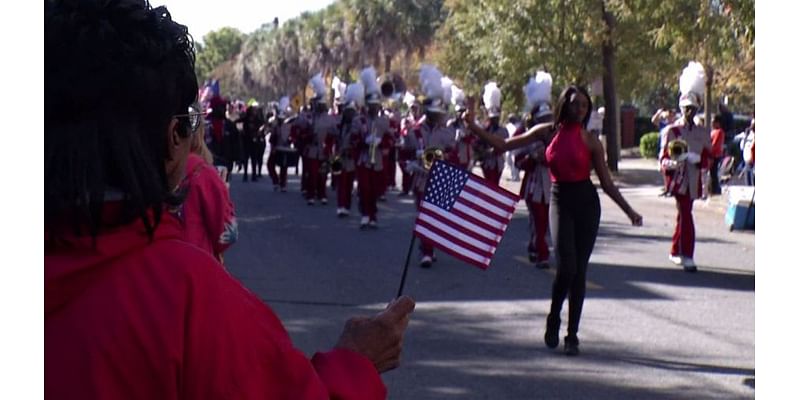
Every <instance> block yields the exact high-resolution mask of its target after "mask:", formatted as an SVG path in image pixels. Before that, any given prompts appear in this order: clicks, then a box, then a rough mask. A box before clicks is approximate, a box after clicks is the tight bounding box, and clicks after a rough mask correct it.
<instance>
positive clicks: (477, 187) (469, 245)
mask: <svg viewBox="0 0 800 400" xmlns="http://www.w3.org/2000/svg"><path fill="white" fill-rule="evenodd" d="M519 199H520V197H519V196H517V195H515V194H513V193H511V192H509V191H508V190H505V189H503V188H501V187H499V186H497V185H495V184H493V183H491V182H488V181H486V180H485V179H483V178H481V177H479V176H477V175H473V174H471V173H469V172H467V171H464V170H462V169H460V168H457V167H454V166H452V165H450V164H448V163H446V162H444V161H436V162H435V163H434V164H433V167H431V171H430V176H429V177H428V183H427V186H426V187H425V197H424V198H423V200H422V203H421V204H420V211H419V215H418V216H417V221H416V223H415V224H414V233H415V234H416V235H417V237H419V238H420V239H422V240H427V241H430V242H431V243H432V244H433V245H434V246H436V247H438V248H440V249H442V250H443V251H445V252H446V253H448V254H450V255H451V256H453V257H456V258H458V259H460V260H462V261H464V262H467V263H469V264H472V265H475V266H476V267H479V268H482V269H486V268H488V267H489V263H491V261H492V256H493V255H494V252H495V250H497V245H498V244H500V240H501V239H502V238H503V233H505V231H506V227H508V223H509V221H511V217H512V215H513V214H514V207H515V206H516V204H517V202H518V201H519Z"/></svg>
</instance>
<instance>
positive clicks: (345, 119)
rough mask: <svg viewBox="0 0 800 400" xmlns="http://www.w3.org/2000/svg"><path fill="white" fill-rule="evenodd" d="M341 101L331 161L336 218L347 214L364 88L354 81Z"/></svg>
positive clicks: (361, 128)
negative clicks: (335, 182) (334, 149)
mask: <svg viewBox="0 0 800 400" xmlns="http://www.w3.org/2000/svg"><path fill="white" fill-rule="evenodd" d="M342 101H343V103H342V104H343V106H342V115H341V120H340V122H339V125H338V136H337V137H336V153H335V154H336V155H335V156H334V159H333V161H332V162H331V165H332V167H333V168H332V172H333V173H334V174H336V176H337V180H338V182H337V185H336V206H337V208H336V215H337V216H338V217H340V218H341V217H347V216H349V215H350V206H351V204H352V198H353V181H354V180H355V175H356V159H357V158H358V148H359V146H360V144H361V142H362V141H363V139H364V138H363V137H362V131H365V130H366V128H364V125H365V124H366V120H365V118H364V116H363V115H360V112H359V111H360V109H361V107H362V105H363V104H364V86H363V85H361V83H358V82H356V83H352V84H350V85H348V86H347V89H346V91H345V93H344V95H343V98H342ZM337 170H338V171H337Z"/></svg>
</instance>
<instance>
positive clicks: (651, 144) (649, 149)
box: [639, 132, 659, 158]
mask: <svg viewBox="0 0 800 400" xmlns="http://www.w3.org/2000/svg"><path fill="white" fill-rule="evenodd" d="M658 150H659V149H658V132H650V133H645V134H644V135H642V138H641V139H640V140H639V152H640V153H641V155H642V157H644V158H656V157H658Z"/></svg>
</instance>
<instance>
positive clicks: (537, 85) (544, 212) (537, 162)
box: [514, 71, 553, 268]
mask: <svg viewBox="0 0 800 400" xmlns="http://www.w3.org/2000/svg"><path fill="white" fill-rule="evenodd" d="M552 87H553V79H552V77H551V76H550V74H548V73H546V72H543V71H539V72H537V73H536V77H535V78H531V79H530V81H529V82H528V84H527V85H526V86H525V87H524V88H523V91H524V93H525V97H526V107H527V108H528V109H530V111H529V112H528V113H527V114H526V116H525V124H524V126H523V127H521V128H520V129H518V130H517V131H516V132H515V133H514V136H519V135H522V134H523V133H525V132H526V131H527V130H529V129H531V128H533V127H534V126H535V125H537V124H541V123H546V122H552V121H553V112H552V110H551V107H550V94H551V91H552ZM547 144H548V143H545V141H544V140H536V141H534V142H533V143H531V144H530V145H528V146H527V147H525V148H523V149H520V151H519V152H518V153H517V155H516V158H515V160H514V162H515V164H516V165H517V168H519V169H520V170H522V171H523V172H524V175H523V179H522V186H521V188H520V196H521V197H522V198H523V199H525V204H526V205H527V206H528V219H529V222H530V231H531V238H530V241H529V242H528V260H530V262H531V263H533V264H534V265H535V266H536V267H537V268H549V267H550V264H549V259H550V248H549V244H550V243H551V238H550V232H549V230H550V219H549V214H550V192H551V187H552V184H551V182H550V171H549V169H548V168H547V161H546V159H545V149H546V148H547Z"/></svg>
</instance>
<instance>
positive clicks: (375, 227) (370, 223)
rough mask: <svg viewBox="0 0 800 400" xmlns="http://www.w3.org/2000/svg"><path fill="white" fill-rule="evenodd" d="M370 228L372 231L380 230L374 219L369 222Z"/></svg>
mask: <svg viewBox="0 0 800 400" xmlns="http://www.w3.org/2000/svg"><path fill="white" fill-rule="evenodd" d="M369 227H370V228H372V229H378V221H375V220H374V219H371V220H369Z"/></svg>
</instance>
